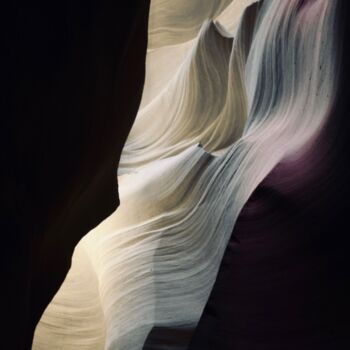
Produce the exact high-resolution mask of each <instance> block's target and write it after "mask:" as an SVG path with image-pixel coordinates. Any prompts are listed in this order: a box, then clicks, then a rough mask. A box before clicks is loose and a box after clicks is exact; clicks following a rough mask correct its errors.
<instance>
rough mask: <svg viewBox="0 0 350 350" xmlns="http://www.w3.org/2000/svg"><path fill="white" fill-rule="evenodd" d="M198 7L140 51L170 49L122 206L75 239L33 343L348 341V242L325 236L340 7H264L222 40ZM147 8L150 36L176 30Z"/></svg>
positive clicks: (331, 215) (337, 212) (204, 345)
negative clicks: (68, 265) (67, 266)
mask: <svg viewBox="0 0 350 350" xmlns="http://www.w3.org/2000/svg"><path fill="white" fill-rule="evenodd" d="M165 3H169V2H167V1H164V2H163V3H162V4H163V5H164V4H165ZM250 3H251V2H250V1H246V5H248V4H250ZM155 4H157V2H156V1H155V2H154V3H153V6H156V5H155ZM162 4H160V5H159V9H158V10H159V11H160V12H161V11H163V10H164V8H163V7H162V6H163V5H162ZM183 4H185V3H184V2H180V5H179V7H178V9H179V11H180V10H181V11H182V10H183V7H182V5H183ZM222 4H223V3H222V2H218V6H219V7H220V6H221V5H222ZM225 4H226V3H225ZM211 5H212V3H211V2H208V3H207V6H208V7H206V6H204V5H203V8H201V9H200V11H199V13H198V19H197V18H193V21H189V22H188V23H187V22H186V25H188V28H187V33H185V35H184V36H183V37H182V38H180V37H181V35H180V36H179V37H176V38H175V39H174V36H172V35H168V34H169V33H167V31H166V30H164V32H165V33H164V35H165V38H170V39H171V40H173V41H172V44H175V43H180V44H179V45H180V46H177V47H174V46H172V47H166V46H165V45H167V44H169V43H168V42H167V41H166V40H165V39H164V40H165V41H164V42H163V41H162V40H161V39H159V41H158V43H159V46H162V47H161V48H156V46H153V49H152V51H150V52H149V55H152V60H151V61H149V62H148V63H149V64H150V65H152V64H156V63H157V62H158V63H159V62H165V60H166V59H169V60H170V59H171V54H176V53H179V55H180V57H177V58H175V59H174V62H173V63H172V64H170V67H171V69H170V71H171V73H168V75H167V76H166V77H167V78H166V79H165V78H162V79H161V83H160V84H159V86H158V87H157V88H156V89H155V90H154V91H157V93H155V92H152V94H149V95H148V97H147V102H144V105H143V108H142V109H141V110H140V112H139V114H138V116H137V119H136V121H135V124H134V126H133V129H132V131H131V133H130V136H129V138H128V140H127V142H126V145H125V147H124V150H123V154H122V156H121V162H120V167H119V184H120V187H119V189H120V198H121V205H120V207H119V208H118V210H117V211H116V212H115V213H113V214H112V215H111V216H110V217H109V218H108V219H107V220H105V221H104V222H103V223H102V224H101V225H99V226H98V227H97V228H95V229H94V230H92V231H91V232H90V233H89V234H88V235H87V236H86V237H84V238H83V239H82V240H81V241H80V243H79V244H78V246H77V248H76V253H75V255H74V260H73V265H72V268H71V270H70V273H69V275H68V277H67V279H66V280H65V282H64V284H63V285H62V288H61V289H60V291H59V292H58V293H57V294H56V296H55V298H54V299H53V301H52V303H51V304H50V305H49V307H48V308H47V310H46V312H45V314H44V315H43V317H42V319H41V322H40V323H39V325H38V327H37V330H36V337H35V342H34V349H46V348H50V349H59V348H60V345H61V344H64V346H65V349H66V350H70V349H75V348H76V347H77V344H79V340H78V339H77V336H78V334H80V336H81V343H80V345H79V346H81V347H82V348H86V349H103V348H105V349H110V350H112V349H113V350H115V349H123V350H124V349H125V350H137V349H147V350H151V349H152V350H157V349H161V350H164V349H176V350H179V349H187V348H190V349H192V348H193V349H201V350H205V349H232V348H237V349H241V350H253V349H257V348H259V349H260V348H266V349H276V350H277V349H295V348H301V349H310V348H311V349H312V348H315V349H327V350H331V349H334V348H340V345H341V344H346V340H347V339H346V334H347V330H348V326H349V324H348V321H347V315H348V313H347V311H348V310H349V309H348V306H347V305H348V304H347V303H345V296H346V295H347V294H346V292H347V291H348V282H347V281H348V278H347V277H346V274H347V272H348V266H349V264H348V263H347V261H346V260H347V259H346V255H345V252H346V248H345V247H346V246H347V245H346V244H347V242H348V240H347V239H346V235H345V234H344V235H340V241H339V242H340V243H341V244H340V245H341V246H339V245H338V243H334V242H336V241H333V242H332V243H328V240H327V238H328V237H329V236H330V235H331V233H332V229H331V228H332V227H334V226H335V225H336V222H337V221H343V222H344V221H345V219H343V220H341V217H342V215H344V212H346V210H347V206H346V205H345V204H344V203H346V201H345V199H346V198H347V192H346V191H345V190H344V193H343V194H340V193H339V188H338V187H337V186H338V185H337V184H338V183H340V184H341V188H342V189H343V188H347V186H346V181H347V180H346V179H348V172H347V171H345V170H344V171H341V166H342V163H343V162H344V158H342V157H340V156H339V153H340V152H341V148H343V149H345V150H347V142H346V140H345V138H344V136H343V134H342V131H343V130H342V128H345V129H344V131H343V132H344V134H345V133H346V131H347V130H348V129H347V125H348V122H347V121H346V119H347V118H346V116H347V112H346V110H347V109H346V108H345V107H344V104H345V101H346V97H345V96H348V95H346V94H345V92H347V91H348V90H347V89H348V88H346V84H345V83H344V82H345V81H346V78H347V77H341V74H340V73H341V72H342V71H344V72H346V68H344V67H345V62H346V57H347V56H346V55H345V54H344V51H342V50H343V41H344V38H346V36H345V35H344V27H343V25H344V23H343V20H342V18H343V16H345V14H346V13H348V12H347V7H348V6H345V5H344V4H343V2H341V1H340V0H339V1H338V0H336V1H330V0H328V1H327V0H289V1H274V0H265V1H263V2H260V3H255V4H253V5H251V6H249V7H248V8H247V9H246V10H245V12H244V14H243V16H242V18H241V20H240V24H239V28H238V29H237V30H235V34H234V39H232V38H231V34H229V32H228V30H227V28H229V29H230V28H231V29H232V28H233V27H234V26H235V24H234V23H232V24H231V25H228V26H227V25H226V26H223V25H222V24H220V23H213V22H212V21H210V20H209V21H204V24H202V26H201V29H200V30H199V27H200V26H199V25H198V23H202V22H203V20H204V19H203V18H202V17H203V14H207V13H212V11H213V8H212V6H211ZM227 5H230V4H227ZM232 5H233V3H231V6H232ZM225 6H226V5H225ZM219 7H218V8H219ZM223 9H224V7H222V8H220V11H221V12H220V11H219V10H217V11H218V13H217V14H216V15H215V16H217V17H218V18H220V17H221V18H224V19H225V21H227V20H228V18H229V17H230V16H229V15H228V14H229V13H230V11H231V10H232V8H231V9H230V6H229V7H226V11H227V12H226V11H225V12H222V11H223ZM174 10H176V8H175V9H174ZM152 11H153V13H152ZM155 11H156V10H155V8H154V7H153V10H151V18H153V19H152V21H155V20H156V12H155ZM169 11H170V10H169ZM181 11H180V12H181ZM160 12H159V13H158V15H157V16H159V21H160V22H159V27H157V28H158V29H159V32H160V30H161V29H162V28H163V29H164V28H166V29H169V28H170V29H171V28H174V23H175V22H172V20H173V18H170V19H169V21H168V22H166V21H165V20H164V21H165V22H166V24H164V23H163V22H162V20H163V19H164V18H165V17H164V18H163V17H162V14H161V13H160ZM152 16H153V17H152ZM197 22H198V23H197ZM181 23H182V22H181ZM154 26H155V24H154V23H153V24H152V25H151V27H150V33H151V34H150V35H151V37H152V35H153V34H152V30H153V28H155V27H154ZM184 26H185V25H184ZM158 29H157V30H158ZM170 29H169V30H170ZM180 29H181V28H180ZM176 30H178V29H174V31H176ZM179 33H180V34H181V31H179ZM176 35H177V34H176ZM196 35H197V37H196V38H195V39H194V37H195V36H196ZM170 39H169V40H170ZM188 39H190V41H189V42H188V43H184V40H188ZM167 50H170V51H168V54H165V53H166V52H167ZM187 50H188V51H187ZM157 52H158V53H159V56H158V57H157ZM169 52H171V54H169ZM342 53H343V56H345V58H344V57H343V58H342V56H341V55H342ZM152 62H153V63H152ZM341 78H342V79H343V80H342V79H341ZM146 88H147V87H146ZM342 90H344V91H342ZM338 135H341V137H337V136H338ZM333 169H335V170H334V173H333ZM325 177H326V178H327V180H326V181H325V182H324V178H325ZM323 190H325V193H327V196H326V197H325V198H320V192H322V191H323ZM344 217H345V215H344ZM232 231H233V235H232ZM227 247H228V248H227ZM81 271H84V273H85V274H86V276H91V277H90V279H89V283H87V280H86V279H81V280H80V281H79V283H78V280H79V275H80V273H81ZM231 282H232V283H231ZM82 286H84V287H83V288H84V290H83V291H80V290H81V288H82ZM320 290H322V292H319V291H320ZM78 295H81V297H77V296H78ZM87 297H91V300H92V301H93V302H94V303H95V304H94V307H95V308H94V309H93V311H91V309H90V307H89V305H88V303H87V302H86V300H87V299H86V298H87ZM313 297H315V299H313ZM328 297H329V298H328ZM232 299H233V300H232ZM287 299H288V300H287ZM73 300H74V302H73ZM341 307H344V310H343V311H341ZM62 310H64V312H62ZM325 310H326V311H325ZM340 311H341V312H340ZM91 312H93V313H94V317H91ZM101 315H103V319H104V320H103V322H101ZM70 323H72V324H73V325H74V328H70V327H69V324H70Z"/></svg>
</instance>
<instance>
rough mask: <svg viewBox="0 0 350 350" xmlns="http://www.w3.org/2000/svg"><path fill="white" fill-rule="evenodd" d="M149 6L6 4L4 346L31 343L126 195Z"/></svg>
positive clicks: (138, 2) (139, 0) (142, 2)
mask: <svg viewBox="0 0 350 350" xmlns="http://www.w3.org/2000/svg"><path fill="white" fill-rule="evenodd" d="M148 10H149V1H147V0H131V1H127V2H126V3H125V4H124V3H123V4H122V3H121V2H118V1H108V0H103V1H94V0H91V1H81V0H74V1H62V0H60V1H49V2H43V3H40V2H37V1H34V2H26V1H18V2H14V3H12V4H10V5H8V6H4V8H3V9H2V11H1V24H2V26H4V30H1V36H2V39H1V42H2V50H3V51H2V57H3V60H4V63H3V64H2V65H1V76H2V85H3V87H4V88H5V89H4V90H5V91H4V92H3V94H2V97H3V101H2V102H1V112H2V121H1V139H2V141H3V145H4V146H3V147H2V150H1V164H2V180H1V187H2V188H1V193H2V204H3V207H4V208H5V209H4V210H2V212H1V224H2V230H1V231H2V232H1V239H2V241H1V246H2V254H1V270H2V287H1V294H2V296H1V300H2V307H1V310H2V320H3V321H4V323H3V326H2V327H3V328H2V336H1V344H2V346H1V347H2V348H4V349H29V348H30V346H31V342H32V337H33V333H34V329H35V326H36V324H37V322H38V321H39V319H40V316H41V314H42V313H43V311H44V310H45V307H46V306H47V305H48V303H49V302H50V300H51V299H52V298H53V296H54V294H55V293H56V291H57V290H58V288H59V286H60V285H61V283H62V281H63V280H64V278H65V276H66V273H67V272H68V270H69V267H70V263H71V256H72V253H73V249H74V247H75V245H76V244H77V242H78V241H79V240H80V239H81V237H82V236H83V235H85V234H86V233H87V232H88V231H89V230H90V229H92V228H93V227H95V226H96V225H97V224H98V223H99V222H101V220H103V219H104V218H106V217H107V216H108V215H109V214H110V213H112V212H113V211H114V210H115V208H116V207H117V205H118V203H119V201H118V191H117V185H116V182H117V181H116V169H117V164H118V160H119V157H120V153H121V150H122V147H123V145H124V142H125V140H126V138H127V135H128V132H129V130H130V128H131V125H132V123H133V120H134V118H135V115H136V113H137V110H138V106H139V103H140V99H141V94H142V88H143V83H144V65H145V54H146V47H147V21H148Z"/></svg>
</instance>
